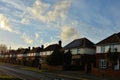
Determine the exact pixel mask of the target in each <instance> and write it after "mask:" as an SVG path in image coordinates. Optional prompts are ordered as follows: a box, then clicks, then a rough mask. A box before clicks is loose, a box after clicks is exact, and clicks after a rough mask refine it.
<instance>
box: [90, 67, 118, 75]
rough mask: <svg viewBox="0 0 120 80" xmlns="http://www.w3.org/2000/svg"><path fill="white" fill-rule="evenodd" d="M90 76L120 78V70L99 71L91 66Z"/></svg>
mask: <svg viewBox="0 0 120 80" xmlns="http://www.w3.org/2000/svg"><path fill="white" fill-rule="evenodd" d="M91 72H92V74H94V75H96V76H111V77H120V70H112V69H104V70H102V69H99V68H95V67H94V66H93V65H92V71H91Z"/></svg>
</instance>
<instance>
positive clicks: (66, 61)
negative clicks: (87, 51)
mask: <svg viewBox="0 0 120 80" xmlns="http://www.w3.org/2000/svg"><path fill="white" fill-rule="evenodd" d="M71 61H72V53H71V51H70V50H68V52H66V53H65V54H64V64H65V65H71Z"/></svg>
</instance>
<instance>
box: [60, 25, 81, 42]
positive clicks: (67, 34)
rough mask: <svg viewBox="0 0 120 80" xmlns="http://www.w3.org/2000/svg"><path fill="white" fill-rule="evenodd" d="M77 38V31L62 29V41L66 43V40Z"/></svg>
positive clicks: (68, 28) (71, 28)
mask: <svg viewBox="0 0 120 80" xmlns="http://www.w3.org/2000/svg"><path fill="white" fill-rule="evenodd" d="M78 37H79V32H78V31H77V29H75V28H73V27H70V26H64V27H62V31H61V39H62V40H63V41H68V40H69V41H70V40H73V39H76V38H78Z"/></svg>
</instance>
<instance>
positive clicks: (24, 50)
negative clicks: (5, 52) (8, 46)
mask: <svg viewBox="0 0 120 80" xmlns="http://www.w3.org/2000/svg"><path fill="white" fill-rule="evenodd" d="M27 51H28V49H20V50H18V54H25V53H26V52H27Z"/></svg>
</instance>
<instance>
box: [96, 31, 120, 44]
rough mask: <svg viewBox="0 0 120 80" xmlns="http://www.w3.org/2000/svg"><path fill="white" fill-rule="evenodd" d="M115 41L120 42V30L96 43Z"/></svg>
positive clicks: (111, 42)
mask: <svg viewBox="0 0 120 80" xmlns="http://www.w3.org/2000/svg"><path fill="white" fill-rule="evenodd" d="M113 43H120V32H119V33H115V34H113V35H111V36H109V37H107V38H105V39H103V40H102V41H100V42H98V43H97V44H96V45H105V44H113Z"/></svg>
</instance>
